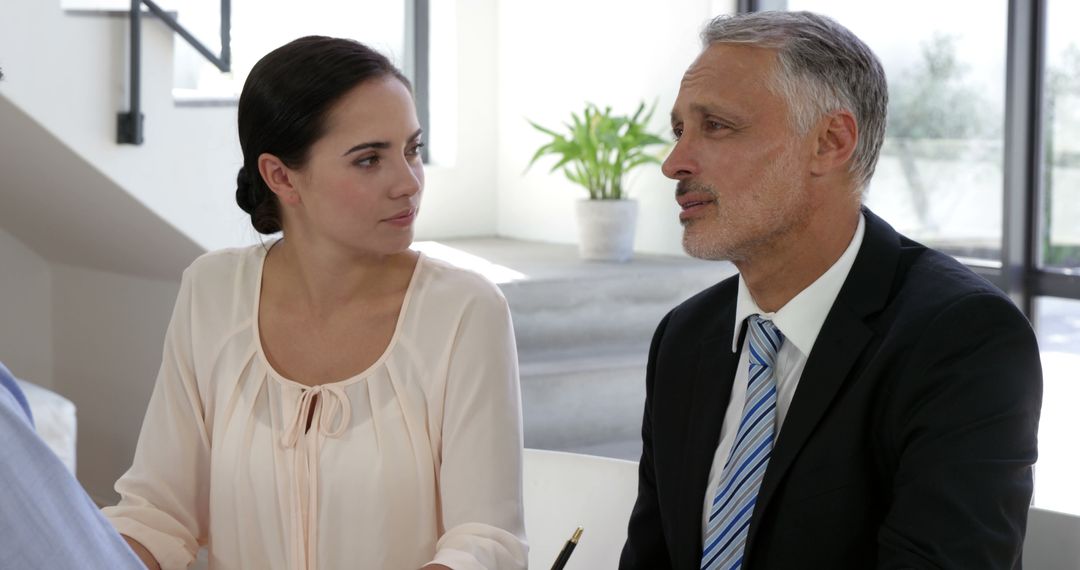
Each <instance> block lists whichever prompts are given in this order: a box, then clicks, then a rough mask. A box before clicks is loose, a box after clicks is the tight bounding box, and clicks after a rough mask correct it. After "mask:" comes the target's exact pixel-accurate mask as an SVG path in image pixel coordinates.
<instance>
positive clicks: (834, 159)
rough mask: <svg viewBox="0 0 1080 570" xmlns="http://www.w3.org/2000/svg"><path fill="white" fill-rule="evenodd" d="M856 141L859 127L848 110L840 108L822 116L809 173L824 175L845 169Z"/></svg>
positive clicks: (857, 140) (853, 151)
mask: <svg viewBox="0 0 1080 570" xmlns="http://www.w3.org/2000/svg"><path fill="white" fill-rule="evenodd" d="M858 142H859V127H858V125H857V124H856V123H855V116H854V115H852V114H851V112H850V111H847V110H844V109H841V110H839V111H833V112H831V113H829V114H827V115H825V116H824V117H822V119H821V121H819V122H818V126H817V129H816V138H815V141H814V156H813V157H812V158H811V161H810V172H811V174H813V175H814V176H824V175H826V174H829V173H831V172H834V171H836V170H837V169H841V168H842V169H844V171H847V168H848V162H849V161H850V160H851V155H852V154H854V153H855V145H856V144H857V143H858Z"/></svg>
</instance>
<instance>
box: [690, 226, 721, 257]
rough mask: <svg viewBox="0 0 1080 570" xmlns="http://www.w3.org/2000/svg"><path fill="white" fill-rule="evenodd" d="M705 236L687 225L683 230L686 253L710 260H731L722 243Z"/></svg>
mask: <svg viewBox="0 0 1080 570" xmlns="http://www.w3.org/2000/svg"><path fill="white" fill-rule="evenodd" d="M704 237H705V236H701V235H695V234H694V232H693V231H692V230H691V229H690V228H689V227H686V228H685V229H684V230H683V239H682V246H683V251H685V252H686V255H689V256H690V257H695V258H697V259H704V260H708V261H730V259H731V255H730V252H729V251H728V250H727V248H725V247H724V246H723V245H722V244H719V243H715V242H709V241H708V240H706V239H703V238H704Z"/></svg>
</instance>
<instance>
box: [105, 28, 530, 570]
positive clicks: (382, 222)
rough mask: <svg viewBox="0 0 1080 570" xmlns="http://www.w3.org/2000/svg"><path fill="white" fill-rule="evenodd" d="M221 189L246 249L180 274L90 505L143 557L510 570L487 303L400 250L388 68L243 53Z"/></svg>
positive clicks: (505, 337)
mask: <svg viewBox="0 0 1080 570" xmlns="http://www.w3.org/2000/svg"><path fill="white" fill-rule="evenodd" d="M239 127H240V143H241V148H242V151H243V155H244V168H242V169H241V170H240V174H239V176H238V181H237V183H238V184H237V191H236V197H237V202H238V203H239V204H240V207H241V208H243V209H244V210H245V211H246V212H248V213H249V214H250V215H251V219H252V223H253V225H254V227H255V229H256V230H258V231H260V232H262V233H275V232H277V231H279V230H280V231H282V235H283V237H282V238H281V239H280V240H278V241H276V242H274V243H273V245H271V246H270V247H269V248H266V247H260V246H255V247H250V248H245V249H234V250H226V251H221V252H215V253H210V254H207V255H204V256H203V257H201V258H200V259H198V260H197V261H196V262H195V263H194V264H192V266H191V267H189V268H188V269H187V271H186V272H185V273H184V278H183V281H182V284H181V288H180V296H179V299H178V301H177V305H176V309H175V312H174V314H173V318H172V322H171V324H170V326H169V330H168V333H167V336H166V343H165V353H164V361H163V363H162V367H161V370H160V372H159V376H158V381H157V386H156V388H155V390H154V394H153V397H152V398H151V401H150V406H149V409H148V411H147V415H146V420H145V423H144V425H143V430H142V433H141V435H140V437H139V444H138V449H137V450H136V453H135V460H134V464H133V465H132V467H131V469H130V470H129V471H128V472H127V473H126V474H124V476H123V477H121V479H120V480H119V481H118V482H117V484H116V489H117V491H118V492H119V493H120V495H121V501H120V503H119V505H117V506H115V507H111V508H108V509H106V515H107V516H108V517H109V519H110V520H111V521H112V523H113V524H114V525H115V526H116V528H117V529H118V530H119V531H120V533H121V534H123V535H125V537H127V539H128V541H129V543H130V544H131V545H132V548H133V549H135V551H136V552H137V553H138V554H139V555H140V557H141V558H142V559H143V561H144V562H146V563H147V566H148V567H150V568H157V567H160V568H164V569H166V570H168V569H174V568H186V567H187V565H188V564H189V563H190V562H191V561H192V559H193V558H194V556H195V554H196V552H197V550H198V548H199V546H200V545H206V546H208V549H209V554H210V566H211V568H214V569H229V570H232V569H237V570H241V569H242V570H251V569H259V570H263V569H266V570H278V569H280V570H315V569H331V570H332V569H338V568H341V569H344V568H349V569H353V568H356V569H383V568H385V569H391V570H397V569H414V568H421V567H423V568H425V569H435V568H438V569H443V568H453V569H456V570H464V569H474V568H492V569H493V568H499V569H504V568H524V567H525V564H526V546H525V542H524V529H523V517H522V508H521V437H522V436H521V415H520V395H519V391H518V379H517V364H516V353H515V348H514V338H513V330H512V328H511V324H510V316H509V311H508V309H507V305H506V302H505V300H504V298H503V297H502V295H501V294H500V293H499V291H498V289H497V288H496V287H495V286H494V285H492V284H491V283H489V282H487V281H485V280H484V279H483V278H481V277H479V276H477V275H475V274H472V273H469V272H466V271H464V270H461V269H457V268H454V267H452V266H449V265H447V264H445V263H442V262H439V261H436V260H433V259H430V258H427V257H424V256H423V255H421V254H419V253H417V252H414V251H411V250H410V249H409V245H410V243H411V241H412V235H413V221H414V220H415V219H416V215H417V211H418V207H419V203H420V195H421V192H422V189H423V180H424V173H423V165H422V163H421V160H420V147H421V146H422V144H423V143H422V142H421V131H420V128H419V123H418V121H417V118H416V112H415V108H414V105H413V100H412V95H411V92H410V87H409V83H408V81H407V80H406V79H405V77H404V76H402V75H401V73H400V72H399V71H398V70H396V69H395V68H394V67H393V66H392V65H391V64H390V62H389V61H387V60H386V58H384V57H383V56H381V55H379V54H378V53H376V52H374V51H372V50H370V49H368V48H366V47H365V46H363V45H361V44H359V43H356V42H353V41H348V40H341V39H331V38H324V37H307V38H302V39H299V40H296V41H294V42H292V43H290V44H287V45H285V46H283V47H281V48H279V49H277V50H275V51H273V52H271V53H270V54H268V55H267V56H266V57H264V58H263V59H262V60H261V61H260V62H259V63H258V64H256V66H255V67H254V68H253V69H252V71H251V75H250V76H249V77H248V79H247V82H246V84H245V85H244V90H243V93H242V94H241V96H240V105H239Z"/></svg>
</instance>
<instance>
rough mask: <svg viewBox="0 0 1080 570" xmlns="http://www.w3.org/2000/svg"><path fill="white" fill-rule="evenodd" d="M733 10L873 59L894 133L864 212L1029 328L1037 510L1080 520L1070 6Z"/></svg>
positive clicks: (1077, 144)
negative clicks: (954, 262)
mask: <svg viewBox="0 0 1080 570" xmlns="http://www.w3.org/2000/svg"><path fill="white" fill-rule="evenodd" d="M739 6H740V8H741V9H743V10H757V9H760V10H765V9H773V10H776V9H779V10H783V9H793V10H810V11H814V12H818V13H822V14H825V15H828V16H832V17H834V18H836V19H837V20H838V21H840V22H841V23H842V24H844V25H845V26H846V27H848V28H850V29H851V30H852V31H853V32H855V33H856V34H857V35H858V36H859V37H860V38H862V39H863V40H864V41H865V42H866V43H867V44H868V45H869V46H870V47H871V49H873V50H874V51H875V52H876V53H877V54H878V56H879V57H880V58H881V60H882V64H883V65H884V66H885V72H886V74H887V75H888V77H889V90H890V99H891V101H890V109H889V114H890V117H889V122H890V124H889V129H888V131H887V133H886V140H885V144H884V147H883V148H882V154H881V158H880V162H879V163H878V169H877V173H876V174H875V178H874V180H873V182H871V186H870V189H869V194H868V196H867V205H868V206H870V208H872V209H874V210H875V211H876V212H878V213H879V214H881V215H883V217H884V218H885V219H887V220H889V221H890V222H891V223H893V225H894V226H896V227H897V229H898V230H900V231H901V232H903V233H906V234H907V235H909V236H911V237H913V238H915V239H918V240H920V241H922V242H924V243H926V244H927V245H931V246H933V247H936V248H938V249H942V250H944V251H946V252H948V253H951V254H953V255H955V256H957V257H958V258H960V260H961V261H963V262H965V263H967V264H968V265H969V266H970V267H972V268H973V269H974V270H976V272H978V273H980V274H981V275H983V276H984V277H986V278H987V279H989V280H990V281H991V282H993V283H994V284H995V285H997V286H998V287H1000V288H1001V289H1003V290H1004V291H1006V292H1007V293H1008V294H1009V295H1010V297H1012V299H1013V300H1014V301H1015V302H1016V303H1017V305H1018V306H1019V307H1020V309H1021V310H1022V311H1024V313H1025V314H1026V315H1027V316H1028V317H1029V318H1030V319H1031V320H1032V321H1033V323H1034V325H1035V329H1036V332H1037V335H1038V338H1039V347H1040V351H1041V353H1042V362H1043V378H1044V398H1043V414H1042V420H1041V424H1040V428H1039V455H1040V457H1039V462H1038V463H1037V464H1036V466H1035V497H1034V504H1035V505H1036V506H1039V507H1042V508H1046V509H1051V510H1056V511H1062V512H1067V513H1071V514H1076V515H1080V489H1077V487H1076V485H1075V481H1076V480H1077V479H1080V455H1078V454H1077V453H1076V444H1075V443H1074V441H1073V439H1074V436H1075V434H1076V433H1080V416H1078V415H1077V414H1076V412H1075V408H1076V406H1077V405H1080V375H1078V374H1077V372H1076V371H1077V370H1080V38H1078V37H1077V35H1076V33H1075V26H1074V25H1072V23H1073V22H1076V21H1078V20H1080V4H1078V3H1077V2H1075V1H1072V0H1032V1H1030V2H1010V1H1007V0H991V1H979V0H955V1H953V2H932V1H931V0H909V1H907V2H891V3H884V2H883V3H882V6H881V7H878V8H875V10H872V11H868V10H866V7H865V3H864V2H860V1H858V0H786V1H785V0H739ZM973 14H978V17H973Z"/></svg>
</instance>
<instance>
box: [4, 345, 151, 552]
mask: <svg viewBox="0 0 1080 570" xmlns="http://www.w3.org/2000/svg"><path fill="white" fill-rule="evenodd" d="M0 545H2V546H3V552H4V553H3V561H2V562H0V568H12V569H15V568H18V569H20V570H22V569H26V570H33V569H38V568H40V569H46V568H48V569H50V570H54V569H55V570H67V569H70V570H84V569H108V570H114V569H115V570H124V569H130V570H140V569H143V568H144V566H143V565H142V563H140V562H139V560H138V559H137V558H135V554H134V553H133V552H132V551H131V549H130V548H128V546H127V544H125V543H124V541H123V540H122V539H121V538H120V535H119V534H117V533H116V531H115V530H113V528H112V526H111V525H109V523H108V521H106V520H105V518H104V517H103V516H101V513H100V512H99V511H98V510H97V508H96V507H95V506H94V504H93V503H92V502H91V501H90V497H88V496H87V495H86V493H85V492H84V491H83V489H82V487H81V486H79V483H78V482H77V481H76V480H75V478H74V477H72V476H71V473H70V472H68V470H67V468H66V467H64V464H63V463H62V462H61V461H60V459H59V458H58V457H56V455H54V454H53V452H52V451H51V450H49V448H48V446H46V445H45V442H43V441H42V440H41V438H39V437H38V436H37V434H36V433H35V432H34V426H33V420H32V417H31V415H30V407H29V405H28V404H27V402H26V398H25V397H24V396H23V394H22V391H21V390H20V389H19V386H18V384H16V383H15V379H14V377H12V376H11V373H10V372H9V371H8V369H7V368H5V367H4V365H3V364H0Z"/></svg>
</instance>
